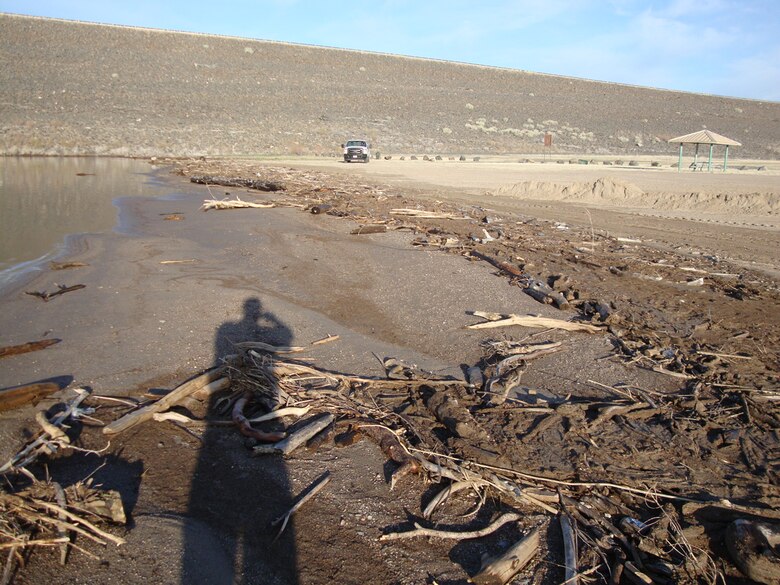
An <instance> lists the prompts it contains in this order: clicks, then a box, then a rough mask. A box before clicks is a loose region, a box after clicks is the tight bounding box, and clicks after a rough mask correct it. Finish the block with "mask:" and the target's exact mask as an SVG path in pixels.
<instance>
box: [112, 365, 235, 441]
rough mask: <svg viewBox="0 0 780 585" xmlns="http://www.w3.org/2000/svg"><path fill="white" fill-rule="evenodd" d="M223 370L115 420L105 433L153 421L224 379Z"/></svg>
mask: <svg viewBox="0 0 780 585" xmlns="http://www.w3.org/2000/svg"><path fill="white" fill-rule="evenodd" d="M223 372H224V370H223V368H222V367H218V368H213V369H211V370H208V371H207V372H205V373H203V374H201V375H200V376H198V377H196V378H193V379H192V380H189V381H187V382H185V383H184V384H181V385H180V386H178V387H177V388H175V389H174V390H172V391H171V392H169V393H168V394H166V395H165V396H163V397H162V398H160V399H159V400H158V401H156V402H153V403H151V404H149V405H147V406H144V407H142V408H139V409H138V410H134V411H133V412H131V413H129V414H126V415H125V416H123V417H122V418H119V419H117V420H115V421H114V422H112V423H110V424H108V425H106V426H105V427H103V433H104V434H106V435H112V434H115V433H119V432H121V431H126V430H127V429H129V428H131V427H134V426H135V425H137V424H139V423H142V422H144V421H147V420H149V419H151V418H152V417H153V415H154V413H155V412H162V411H164V410H168V409H169V408H170V407H171V406H173V405H174V404H176V403H177V402H179V401H181V400H183V399H184V398H186V397H187V396H190V395H191V394H194V393H195V392H197V391H198V390H201V389H202V388H204V387H205V386H207V385H208V384H211V383H212V382H215V381H217V380H219V379H220V378H222V377H223Z"/></svg>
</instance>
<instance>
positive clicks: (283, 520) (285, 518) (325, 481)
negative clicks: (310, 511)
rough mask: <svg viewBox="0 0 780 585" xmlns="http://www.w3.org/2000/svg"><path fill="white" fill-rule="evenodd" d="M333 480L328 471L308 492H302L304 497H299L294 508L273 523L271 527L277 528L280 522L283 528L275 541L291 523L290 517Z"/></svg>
mask: <svg viewBox="0 0 780 585" xmlns="http://www.w3.org/2000/svg"><path fill="white" fill-rule="evenodd" d="M330 480H331V475H330V471H326V472H325V473H323V474H322V475H321V476H320V477H319V478H317V480H315V482H314V483H312V484H311V485H310V486H309V487H308V488H306V489H307V490H308V491H304V492H302V493H303V495H302V496H298V497H299V498H300V499H299V500H298V501H297V502H296V503H295V504H293V507H292V508H290V509H289V510H288V511H287V513H285V514H283V515H281V516H279V517H278V518H276V519H275V520H273V521H272V522H271V526H276V525H277V524H279V523H280V522H281V523H282V527H281V528H279V533H278V534H277V535H276V538H274V540H276V539H278V538H279V537H280V536H281V535H282V532H284V529H285V528H287V522H289V520H290V517H291V516H292V515H293V514H295V513H296V512H297V511H298V510H300V508H301V506H303V505H304V504H305V503H306V502H308V501H309V500H311V499H312V498H313V497H314V496H316V495H317V493H318V492H319V491H320V490H322V488H324V487H325V486H326V485H328V483H329V482H330Z"/></svg>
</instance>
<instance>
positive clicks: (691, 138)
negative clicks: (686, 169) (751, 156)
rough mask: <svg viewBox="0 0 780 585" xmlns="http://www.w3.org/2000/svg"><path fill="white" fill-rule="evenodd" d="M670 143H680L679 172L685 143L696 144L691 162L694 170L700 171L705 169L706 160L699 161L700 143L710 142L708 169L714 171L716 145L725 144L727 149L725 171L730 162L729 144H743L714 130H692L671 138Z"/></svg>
mask: <svg viewBox="0 0 780 585" xmlns="http://www.w3.org/2000/svg"><path fill="white" fill-rule="evenodd" d="M668 142H669V143H670V144H678V143H679V145H680V158H679V159H678V161H677V171H678V172H679V171H680V170H681V169H682V159H683V145H684V144H695V145H696V150H694V153H693V162H692V163H691V165H690V166H691V168H692V169H693V170H694V171H697V170H698V171H700V170H703V169H704V165H705V163H704V162H701V163H700V162H699V145H700V144H708V145H709V147H710V156H709V159H708V160H707V163H706V165H707V170H708V171H712V151H713V149H714V148H715V146H725V147H726V151H725V153H724V155H723V170H724V171H725V170H726V168H727V167H728V163H729V146H742V144H741V143H739V142H737V141H736V140H732V139H731V138H726V137H725V136H721V135H720V134H717V133H715V132H713V131H712V130H706V129H705V130H699V131H698V132H692V133H690V134H686V135H685V136H678V137H677V138H671V139H670V140H669V141H668Z"/></svg>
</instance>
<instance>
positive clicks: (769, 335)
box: [182, 169, 780, 583]
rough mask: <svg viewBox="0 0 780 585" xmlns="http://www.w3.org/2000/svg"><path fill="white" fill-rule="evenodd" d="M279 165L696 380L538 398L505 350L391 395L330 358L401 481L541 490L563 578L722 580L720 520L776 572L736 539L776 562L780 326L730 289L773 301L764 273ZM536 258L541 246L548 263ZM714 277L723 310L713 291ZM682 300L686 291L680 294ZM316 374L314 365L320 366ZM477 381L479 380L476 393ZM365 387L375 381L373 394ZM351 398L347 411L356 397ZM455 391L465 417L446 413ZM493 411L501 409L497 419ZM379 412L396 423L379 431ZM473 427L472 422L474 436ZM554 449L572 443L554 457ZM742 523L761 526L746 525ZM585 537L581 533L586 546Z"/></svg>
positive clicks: (337, 211) (341, 388)
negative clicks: (555, 520)
mask: <svg viewBox="0 0 780 585" xmlns="http://www.w3.org/2000/svg"><path fill="white" fill-rule="evenodd" d="M182 172H183V173H185V174H186V172H187V171H186V170H183V171H182ZM273 172H275V173H278V174H277V176H278V177H279V178H280V180H282V181H283V182H285V185H286V186H287V190H286V195H287V199H286V200H285V201H284V204H285V205H288V206H290V205H294V203H293V202H297V205H296V206H300V207H302V208H303V209H311V207H312V206H313V205H317V206H320V208H321V209H323V210H325V211H324V212H325V213H327V214H329V215H334V216H338V217H346V218H349V219H352V220H354V221H356V222H357V223H358V224H359V226H358V227H357V228H356V229H354V230H353V231H352V233H353V234H355V235H361V234H371V233H384V232H386V231H390V230H396V229H405V230H409V231H412V232H414V233H416V234H417V236H418V237H417V238H416V239H415V240H414V242H413V244H414V245H416V246H423V247H429V248H438V249H441V250H443V251H446V252H449V253H457V254H461V255H463V256H464V257H466V258H468V259H469V260H476V261H484V262H488V263H490V264H491V265H492V266H494V267H495V268H496V269H497V270H498V273H499V274H501V275H503V276H504V277H507V278H509V279H510V280H511V281H512V282H513V283H515V284H517V285H518V286H519V287H520V288H521V289H522V290H523V292H524V293H526V294H528V295H529V296H532V297H533V298H535V299H536V300H538V301H540V302H542V303H545V304H549V305H552V306H555V307H557V308H559V309H560V310H561V311H569V312H570V313H573V314H574V315H575V316H576V319H577V320H576V321H575V322H576V323H577V326H578V327H581V326H584V325H587V326H590V327H593V329H594V330H596V331H602V332H603V334H605V335H607V336H608V338H609V339H610V341H611V342H612V343H613V345H614V346H615V348H616V350H617V352H618V355H619V356H620V357H622V358H623V359H624V361H626V362H628V363H633V364H635V365H637V366H638V367H642V368H646V369H649V370H652V371H655V372H658V373H660V374H662V375H665V376H668V377H669V378H670V379H676V380H679V381H680V384H681V385H682V388H681V390H680V391H679V392H677V393H674V394H664V393H659V392H656V391H654V390H652V389H646V388H637V387H632V386H628V385H625V386H614V387H607V386H604V385H603V384H600V383H599V382H598V381H589V383H591V384H592V386H593V388H594V391H595V390H597V389H598V390H600V391H601V392H602V395H601V396H600V397H598V398H596V397H589V398H584V397H578V398H572V397H570V396H567V395H563V396H545V395H539V394H536V393H533V392H532V393H526V394H525V395H524V394H523V393H522V392H518V390H517V389H518V388H519V384H518V382H519V378H520V375H521V374H522V372H523V370H524V368H525V367H527V364H528V361H529V359H530V357H529V359H523V358H519V357H514V356H513V355H511V354H509V355H507V354H502V353H501V352H500V351H497V352H495V354H493V355H491V356H489V357H486V360H485V362H484V363H483V364H481V365H482V366H483V367H482V368H479V369H472V370H470V375H469V381H471V386H470V387H464V386H462V385H461V384H458V383H455V382H452V381H450V383H449V384H444V385H442V383H443V382H444V381H436V382H437V384H436V385H431V384H430V381H428V383H427V384H426V383H423V379H420V378H418V377H414V376H410V377H409V378H408V379H407V381H408V382H409V384H408V386H407V387H408V389H409V394H408V396H407V402H408V403H409V404H411V406H409V405H408V404H407V405H404V403H403V402H402V403H401V404H397V403H396V404H387V405H383V404H382V401H381V400H379V399H378V398H377V397H376V396H373V395H370V390H369V389H370V388H373V387H375V386H374V385H375V384H377V383H378V382H376V381H372V382H365V381H361V382H357V381H356V380H354V379H352V380H345V379H344V378H339V377H335V378H334V377H333V376H334V375H333V374H326V373H324V372H322V371H320V372H319V375H320V376H322V378H319V379H320V380H321V384H324V386H323V387H324V388H326V389H328V391H329V392H331V393H332V392H336V394H332V395H331V399H333V400H335V398H333V397H334V396H336V395H338V396H339V397H340V399H341V398H344V397H348V398H349V400H351V401H356V402H355V403H358V402H359V403H360V405H361V406H360V408H358V410H359V411H360V412H361V413H362V414H364V415H366V416H368V417H369V418H370V420H371V421H373V422H371V423H366V424H363V425H362V426H361V423H354V424H353V427H355V428H352V429H351V431H350V432H354V433H355V434H363V435H365V436H369V437H371V438H373V439H374V440H375V441H377V442H378V443H379V444H380V445H384V446H383V449H384V450H385V453H386V454H387V455H388V457H389V458H391V459H393V460H394V461H396V462H397V463H398V464H399V466H400V467H399V470H398V472H397V473H396V475H395V476H394V479H395V481H396V482H397V481H398V479H399V478H400V477H403V476H404V475H407V474H416V473H422V474H428V475H433V477H438V478H439V479H441V478H448V479H449V480H450V481H452V482H454V483H457V482H458V481H461V480H464V481H470V482H472V483H473V484H474V485H475V486H476V489H482V490H491V491H497V492H499V493H500V494H501V496H502V498H504V499H506V500H508V501H513V502H514V504H513V505H520V503H523V504H526V505H527V504H528V503H529V502H533V505H535V506H537V507H540V508H542V509H546V511H547V512H548V513H551V514H552V513H555V514H556V515H558V516H560V518H561V519H562V521H561V527H562V530H563V532H564V533H565V539H564V540H565V542H568V543H569V545H570V546H569V547H568V549H569V550H568V552H567V555H566V557H567V562H566V564H567V568H568V574H567V580H575V581H576V580H577V575H578V574H579V575H580V576H581V577H582V578H585V577H586V576H587V578H594V577H596V576H599V578H600V579H601V580H603V581H611V582H619V581H620V578H621V575H625V579H628V580H630V581H631V582H641V583H651V582H659V583H663V582H686V581H687V582H708V583H710V582H717V581H718V580H722V579H723V574H724V567H725V564H724V563H726V562H727V561H726V560H725V559H726V558H728V553H727V552H726V551H725V549H724V550H723V551H718V552H719V553H723V554H722V555H721V556H720V558H719V557H718V554H714V555H713V554H709V553H705V552H704V550H703V549H702V550H699V549H698V548H697V546H698V545H691V544H689V543H688V541H689V540H690V539H693V540H696V541H697V542H698V541H707V540H708V539H707V538H704V539H702V538H699V537H701V536H702V534H703V533H706V534H708V535H710V536H709V540H712V536H711V535H712V534H717V535H719V536H717V537H716V538H715V540H717V539H718V538H720V535H723V538H725V539H726V540H725V542H726V548H727V549H728V551H731V555H732V558H733V562H735V563H736V564H737V565H738V566H740V568H741V570H742V571H743V573H745V574H749V575H750V574H763V575H764V577H762V578H760V579H758V580H759V581H761V580H763V581H764V582H773V579H776V578H777V575H778V573H777V572H776V569H770V570H769V571H768V573H767V572H764V573H762V572H761V571H758V573H751V570H752V569H749V568H747V566H746V565H745V564H744V562H743V561H744V558H746V556H745V555H742V557H739V554H738V553H737V552H735V551H737V550H739V549H740V546H739V545H738V543H735V542H734V538H735V535H737V534H741V535H742V536H743V544H744V542H747V540H751V539H752V541H753V542H754V543H755V546H753V548H752V550H754V551H756V550H760V551H763V553H761V554H763V557H762V558H764V559H765V560H766V559H767V558H768V559H770V560H772V559H774V560H773V561H772V562H775V561H776V560H777V555H778V553H780V551H778V549H777V542H776V541H775V540H774V538H775V536H773V535H774V534H775V533H774V530H775V529H774V528H773V526H774V524H773V523H774V522H777V520H778V519H780V517H779V515H778V513H777V512H776V510H777V509H778V508H780V493H779V492H778V487H777V486H778V483H779V481H780V464H779V463H778V462H780V449H779V448H778V443H779V441H778V436H777V432H778V429H780V412H779V411H778V407H777V405H778V400H780V388H778V386H777V376H776V371H777V370H776V367H777V364H778V363H780V361H779V358H778V354H777V347H778V340H779V338H778V329H777V327H776V326H775V325H774V324H767V325H765V326H763V328H761V331H762V333H763V334H764V335H765V337H762V338H759V337H757V332H756V331H752V330H751V329H756V328H754V327H751V325H753V324H752V323H745V322H744V321H741V320H740V317H739V312H734V311H732V305H730V304H729V303H730V302H731V301H730V299H736V300H741V301H746V302H757V303H759V304H761V303H763V304H765V306H777V300H778V291H777V287H776V286H775V285H774V284H773V283H771V282H769V281H766V280H765V279H764V280H762V277H761V276H758V275H756V274H755V273H745V272H743V271H740V272H737V271H734V270H733V269H731V270H729V266H727V265H726V264H724V263H721V262H720V260H719V259H718V258H717V257H714V256H707V255H705V254H699V255H698V256H688V257H683V256H682V255H679V254H676V253H675V252H673V251H668V250H666V251H665V250H663V249H660V248H657V249H644V248H643V246H642V242H641V241H640V240H636V239H630V238H615V237H612V236H610V235H609V234H603V233H596V232H595V231H594V230H593V229H591V230H590V231H589V232H588V231H586V230H579V231H578V230H575V229H573V228H571V227H570V226H567V225H565V224H555V225H550V224H545V223H544V222H537V221H535V220H527V219H525V220H521V221H518V220H517V218H507V217H501V216H499V215H497V214H496V215H493V214H492V212H489V211H486V210H484V209H482V208H478V207H470V208H459V207H456V206H452V205H446V204H442V203H440V202H428V203H426V204H420V203H418V202H413V201H409V200H405V199H402V200H398V199H393V200H390V198H389V197H388V196H387V195H386V194H385V193H384V192H383V191H382V190H381V189H379V188H377V187H372V186H367V185H357V184H353V183H350V184H348V185H347V184H342V185H340V186H339V188H323V187H321V185H322V184H324V183H326V182H328V181H327V180H326V179H323V177H321V176H319V175H315V174H312V173H298V172H295V171H292V170H289V169H284V170H279V169H274V170H273ZM332 182H333V181H330V183H331V184H332ZM361 199H362V200H363V201H364V203H363V204H362V205H361ZM383 201H387V202H386V204H383ZM399 203H400V204H402V205H404V206H403V207H400V206H399ZM561 234H565V237H562V236H561ZM550 245H553V246H556V247H557V248H556V253H555V254H549V253H547V254H545V250H548V251H549V246H550ZM535 257H537V258H542V259H544V263H543V265H544V267H545V268H544V272H542V271H540V267H539V266H538V265H536V263H535V262H534V260H533V258H535ZM583 272H586V273H587V274H588V275H589V276H591V278H590V279H589V285H588V290H586V288H585V287H583V286H582V284H581V283H580V282H577V281H576V280H575V279H574V278H572V277H571V276H569V274H574V273H583ZM594 275H595V278H592V276H594ZM599 283H604V284H599ZM621 290H630V291H631V292H630V294H631V295H632V298H630V299H628V302H625V301H623V300H618V299H617V297H619V296H620V295H619V291H621ZM702 291H704V292H705V293H706V299H707V300H708V302H709V303H710V307H711V310H710V313H709V314H708V313H707V312H706V311H703V310H702V307H701V306H700V303H701V299H702V298H705V297H703V295H702V294H701V292H702ZM624 294H625V293H624ZM670 297H671V298H674V303H669V302H668V301H667V300H666V299H669V298H670ZM605 298H606V299H610V298H612V299H614V300H612V301H605V300H603V299H605ZM715 310H719V311H720V312H718V313H713V311H715ZM713 314H717V320H715V319H714V318H713ZM475 315H476V316H482V317H483V318H486V319H488V322H486V323H483V324H478V325H477V326H479V327H488V326H493V325H492V323H493V322H501V321H504V324H506V325H512V324H525V325H527V323H522V320H523V319H525V317H523V316H498V315H488V314H482V315H480V314H478V313H475ZM562 321H564V322H572V321H571V320H570V319H563V320H562ZM540 326H542V327H544V326H546V325H540ZM747 348H750V349H749V350H748V349H747ZM558 349H559V348H555V349H552V348H546V349H545V351H546V350H550V351H555V350H558ZM528 351H529V352H530V353H531V354H533V352H535V351H539V348H536V349H529V350H528ZM255 357H256V356H255ZM267 367H268V366H266V365H262V364H260V363H256V364H255V365H254V368H252V367H250V368H249V370H246V368H242V371H244V372H247V371H256V373H255V374H254V376H258V374H257V372H265V373H264V374H263V375H262V376H260V378H261V379H262V380H265V381H266V382H269V381H273V380H274V377H276V378H277V381H276V382H274V384H272V385H271V388H275V387H277V386H278V387H279V388H283V387H284V386H285V384H280V381H284V382H290V381H292V382H295V380H296V378H295V376H294V375H292V374H291V373H290V372H289V371H287V370H285V371H284V372H285V373H284V375H282V378H281V379H280V378H279V375H280V372H279V371H277V370H276V366H274V367H272V368H271V370H270V372H269V371H268V370H267ZM285 367H292V366H289V364H288V365H287V366H285ZM296 367H298V366H296ZM301 367H302V366H301ZM293 370H294V368H293ZM247 375H248V374H247ZM306 375H307V376H308V377H310V378H312V379H317V374H316V370H312V371H308V373H307V374H306ZM249 377H250V378H251V377H252V376H249ZM483 384H484V385H483ZM293 387H295V388H297V386H296V385H295V384H293ZM395 388H396V390H397V387H395ZM430 388H433V390H431V389H430ZM476 388H480V393H477V392H476V391H471V390H473V389H476ZM470 389H471V390H470ZM305 392H311V388H309V389H308V390H306V391H305ZM361 392H368V393H369V395H367V396H365V397H361V394H360V393H361ZM260 394H263V392H260ZM304 395H305V396H308V394H304ZM287 396H288V398H289V399H290V400H292V401H293V402H295V401H296V400H297V399H299V398H300V396H299V395H298V394H297V393H295V392H292V393H290V392H288V394H287ZM442 396H446V397H448V398H447V399H446V400H443V399H441V397H442ZM309 399H310V398H306V400H309ZM359 399H360V400H359ZM439 400H443V402H442V403H441V404H440V403H439ZM323 404H324V403H321V404H320V407H321V408H325V409H326V410H329V411H331V412H332V413H333V414H334V416H336V425H337V426H338V425H339V421H340V418H339V416H340V415H341V416H342V417H343V416H344V413H343V412H342V413H339V412H338V408H337V406H336V404H326V405H323ZM349 404H350V406H349V408H348V409H347V410H348V411H349V410H350V409H354V408H357V407H356V406H355V404H354V403H349ZM454 404H457V405H458V408H459V410H458V412H459V416H461V415H462V420H461V418H459V416H453V415H451V413H450V415H445V414H444V412H445V410H446V408H449V407H454ZM366 405H370V408H368V407H367V406H366ZM342 406H343V404H342ZM366 408H367V410H366ZM334 409H335V412H334ZM410 409H411V411H412V412H413V414H409V410H410ZM442 409H445V410H442ZM491 409H492V410H491ZM496 409H499V410H498V411H497V410H496ZM420 412H425V413H426V416H428V417H430V418H431V419H432V420H435V421H437V424H439V425H441V427H442V429H444V430H446V432H447V433H449V438H448V439H447V440H446V441H442V440H441V439H440V437H439V434H437V435H432V434H430V433H426V432H425V429H426V428H427V427H426V425H420V424H409V421H414V420H416V419H415V418H414V417H419V416H422V415H421V414H420ZM466 414H468V415H469V417H470V418H469V417H467V416H466ZM496 414H499V415H501V416H496ZM485 415H489V416H485ZM491 419H499V420H501V421H502V424H500V425H497V424H493V425H492V426H491V425H490V423H489V420H491ZM453 421H455V422H453ZM486 426H487V427H490V428H486ZM380 427H383V428H385V429H387V432H389V433H392V436H391V435H388V434H385V433H383V432H381V431H379V430H376V429H379V428H380ZM480 427H483V428H480ZM369 429H372V430H369ZM463 429H471V430H469V431H466V432H465V435H464V434H461V433H462V432H463ZM393 437H395V438H397V439H398V444H396V442H395V439H393ZM399 445H400V446H399ZM263 449H266V448H263ZM518 452H519V453H518ZM552 452H554V453H556V454H557V455H558V456H557V457H556V456H553V457H550V454H551V453H552ZM536 457H538V458H539V461H546V460H548V459H550V458H551V459H552V462H550V463H549V464H548V465H547V468H546V469H545V466H544V465H541V464H540V463H536V464H535V465H534V464H531V463H529V462H533V461H535V460H536ZM529 465H530V467H532V468H533V467H536V468H535V469H529ZM448 474H449V475H448ZM474 474H476V477H475V476H474ZM529 490H538V491H539V493H535V492H530V491H529ZM534 493H535V495H532V494H534ZM519 494H522V497H521V496H520V495H519ZM539 494H543V496H540V495H539ZM545 506H546V508H545ZM740 515H742V517H740ZM713 518H716V520H713ZM767 521H768V522H769V524H766V525H765V523H766V522H767ZM713 522H714V526H715V527H713ZM745 523H746V524H745ZM743 525H744V526H747V527H748V528H749V530H748V529H745V530H741V529H738V528H739V527H740V526H743ZM744 526H743V527H744ZM761 526H763V527H764V528H763V529H759V528H757V527H761ZM766 526H770V528H767V527H766ZM568 532H574V533H575V534H576V536H575V537H574V538H572V537H571V536H570V535H566V533H568ZM747 534H750V535H752V536H749V537H748V536H746V535H747ZM757 534H758V535H764V536H760V537H759V536H756V535H757ZM767 535H768V536H767ZM694 537H695V538H694ZM573 544H579V545H584V546H578V547H577V549H578V550H577V551H573V550H572V545H573ZM708 550H709V549H708ZM711 552H712V551H711V550H710V553H711ZM773 555H774V556H773ZM747 556H749V555H747ZM754 556H755V555H754ZM759 556H760V555H759ZM756 558H757V557H756ZM774 566H776V563H775V565H774ZM773 571H774V572H773ZM767 574H768V575H769V577H766V575H767ZM753 578H754V579H755V578H756V577H753ZM766 579H768V580H766Z"/></svg>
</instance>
